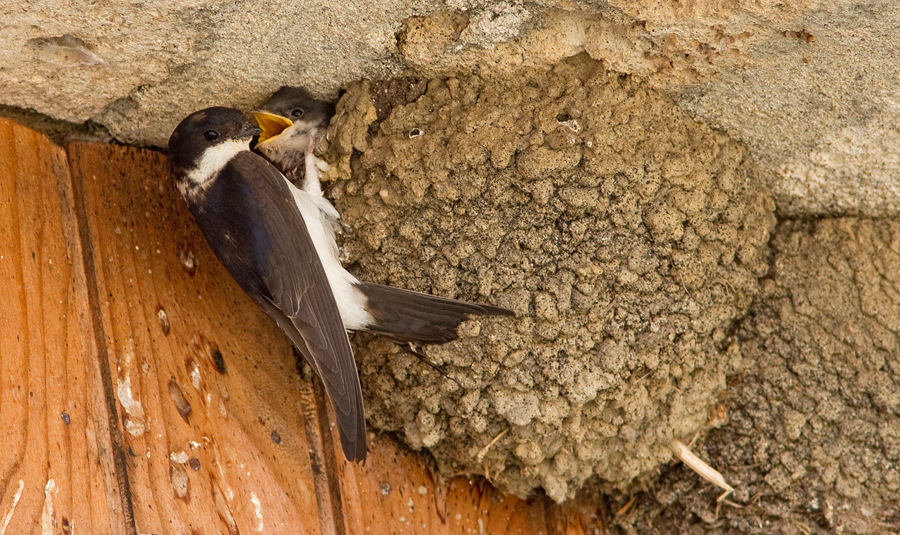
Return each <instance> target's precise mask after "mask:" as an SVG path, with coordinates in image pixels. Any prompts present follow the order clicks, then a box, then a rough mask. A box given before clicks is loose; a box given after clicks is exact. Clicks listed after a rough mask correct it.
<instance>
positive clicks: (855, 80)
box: [0, 0, 900, 215]
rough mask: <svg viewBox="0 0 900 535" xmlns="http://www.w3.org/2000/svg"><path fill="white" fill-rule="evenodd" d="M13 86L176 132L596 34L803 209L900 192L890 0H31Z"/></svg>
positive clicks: (5, 46)
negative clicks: (302, 96)
mask: <svg viewBox="0 0 900 535" xmlns="http://www.w3.org/2000/svg"><path fill="white" fill-rule="evenodd" d="M0 17H2V18H0V20H2V21H3V22H2V23H0V27H2V29H3V31H2V32H0V104H6V105H11V106H16V107H20V108H27V109H33V110H35V111H37V112H40V113H42V114H45V115H48V116H51V117H54V118H57V119H62V120H65V121H71V122H75V123H80V122H83V121H87V120H92V121H94V122H96V123H99V124H101V125H103V126H105V127H106V128H108V129H109V131H110V132H111V133H112V134H113V135H114V136H115V137H116V138H117V139H119V140H120V141H124V142H127V143H134V144H140V145H151V146H163V145H164V144H165V140H166V139H167V137H168V134H169V132H170V131H171V129H172V127H173V126H174V125H175V124H176V123H177V121H178V120H179V119H180V118H181V117H183V116H184V115H186V114H188V113H189V112H191V111H193V110H194V109H196V108H198V107H203V106H206V105H209V104H213V103H215V104H223V105H233V106H238V107H242V108H245V109H246V108H252V107H253V106H254V105H256V104H258V103H259V101H260V100H261V99H262V98H264V97H265V96H266V95H267V94H268V93H270V92H271V91H273V90H274V89H275V88H277V87H278V86H280V85H282V84H302V85H306V86H308V87H310V88H312V89H313V90H314V91H315V92H316V93H318V94H319V95H322V96H329V97H334V96H335V95H336V94H337V92H338V91H339V90H340V89H341V88H342V87H345V86H346V85H347V84H348V83H350V82H352V81H354V80H357V79H359V78H361V77H370V78H382V77H388V76H392V75H397V74H409V73H412V74H420V75H425V76H431V77H433V76H436V75H440V74H441V73H447V72H449V71H453V70H459V69H471V68H475V66H477V68H479V69H484V68H488V69H499V70H508V69H512V68H516V67H518V66H520V65H544V64H547V65H549V64H553V63H556V62H558V61H559V60H560V59H561V58H563V57H566V56H570V55H573V54H576V53H578V52H581V51H587V52H588V54H589V55H591V56H592V57H594V58H595V59H602V60H603V61H604V63H605V65H607V66H608V67H609V68H610V69H612V70H615V71H619V72H624V73H629V74H632V75H634V76H636V77H637V78H638V79H640V80H644V81H646V82H647V83H649V84H650V85H652V86H653V87H654V88H656V89H661V90H663V91H664V92H666V93H668V94H669V95H670V96H672V97H673V99H674V100H675V101H676V103H677V104H679V105H680V106H681V107H682V108H683V109H685V110H686V111H688V112H689V113H690V114H691V115H693V116H694V117H696V118H698V119H700V120H702V121H704V122H708V123H709V124H711V125H713V126H715V127H718V128H721V129H722V130H724V131H725V132H727V133H728V134H729V135H731V136H732V137H734V138H736V139H739V140H741V141H743V142H744V143H746V144H747V145H748V146H749V148H750V153H751V155H752V156H753V157H754V158H755V160H756V161H757V162H758V163H759V164H760V165H761V167H762V170H763V175H764V178H765V180H766V181H767V182H768V184H769V186H770V187H771V188H772V190H773V192H774V194H775V196H776V200H777V203H778V207H779V211H780V212H781V213H782V214H786V215H804V214H825V213H863V214H866V215H885V214H891V213H896V212H897V209H898V207H900V187H898V186H897V185H896V181H895V180H894V178H895V177H896V176H897V175H898V167H900V158H898V148H900V135H898V125H897V119H896V115H897V110H898V102H900V89H898V86H897V84H896V80H897V75H898V66H900V61H898V60H897V59H896V58H897V57H898V54H897V53H896V52H897V49H898V44H900V38H898V34H897V33H896V32H895V31H894V29H895V28H897V27H898V25H900V14H898V13H897V11H896V10H895V9H894V5H893V3H892V2H889V1H874V2H868V3H862V4H861V3H858V2H849V1H841V0H831V1H827V0H825V1H821V2H818V1H813V0H806V1H803V2H794V3H783V2H777V1H774V0H773V1H762V2H758V1H738V2H716V1H711V0H701V1H698V2H692V3H689V4H683V3H681V2H675V1H670V2H661V3H660V2H650V1H649V0H643V1H625V0H612V1H610V2H608V3H601V2H590V1H580V2H579V1H565V0H543V1H538V2H533V3H522V2H485V1H474V0H472V1H466V0H447V1H446V2H434V1H427V0H418V1H415V2H405V1H399V0H380V1H379V2H377V3H369V4H368V5H366V6H365V7H362V6H361V5H360V4H356V3H352V2H351V3H346V2H345V3H340V2H337V3H336V2H325V1H322V0H302V1H296V0H294V1H291V0H266V1H263V2H252V3H251V2H221V1H205V0H181V1H178V2H128V3H118V2H90V3H87V4H85V3H64V2H57V1H52V0H47V1H40V2H24V1H15V2H10V3H7V4H6V5H5V7H3V8H0Z"/></svg>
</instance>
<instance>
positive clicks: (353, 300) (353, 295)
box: [285, 179, 374, 330]
mask: <svg viewBox="0 0 900 535" xmlns="http://www.w3.org/2000/svg"><path fill="white" fill-rule="evenodd" d="M285 181H286V182H287V183H288V186H290V188H291V193H293V195H294V201H295V202H296V203H297V208H298V209H299V210H300V215H301V216H303V221H304V222H305V223H306V228H307V230H309V235H310V237H311V238H312V241H313V245H314V246H315V248H316V252H317V253H318V254H319V260H321V262H322V267H323V268H325V275H326V276H327V277H328V284H329V285H330V286H331V291H332V293H333V294H334V299H335V301H337V306H338V309H339V310H340V312H341V320H342V321H343V322H344V328H345V329H348V330H359V329H362V328H364V327H365V326H366V325H370V324H372V323H373V322H374V319H373V318H372V316H371V314H369V312H368V311H367V310H366V297H365V295H363V293H362V292H361V291H360V290H359V289H358V288H357V287H356V284H357V283H358V282H359V281H358V280H357V279H356V277H354V276H353V275H351V274H350V273H349V272H348V271H347V270H346V269H344V266H342V265H341V261H340V259H339V256H338V247H337V241H336V240H335V237H334V226H333V225H335V224H336V223H337V219H338V218H339V217H340V214H338V212H337V210H335V208H334V206H332V204H331V203H330V202H328V199H326V198H325V197H321V196H318V195H314V194H310V193H307V192H305V191H303V190H300V189H298V188H297V187H295V186H294V185H293V184H291V183H290V181H288V180H287V179H285Z"/></svg>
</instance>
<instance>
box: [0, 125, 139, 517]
mask: <svg viewBox="0 0 900 535" xmlns="http://www.w3.org/2000/svg"><path fill="white" fill-rule="evenodd" d="M0 295H2V296H3V301H4V307H3V314H2V316H0V322H2V329H0V374H2V379H0V385H2V386H0V388H2V391H0V430H2V438H0V492H2V501H0V533H17V534H18V533H39V532H41V533H46V532H53V533H60V532H62V533H70V532H71V531H72V530H73V529H78V530H79V531H82V532H97V533H127V531H128V529H127V526H128V523H127V520H126V510H125V507H126V505H127V500H126V497H125V495H124V493H123V489H122V488H121V487H120V485H119V481H118V480H117V477H116V472H115V469H114V462H113V456H112V452H113V450H114V446H113V443H112V440H111V436H110V433H109V426H108V422H109V421H110V418H109V416H110V412H109V407H107V406H106V405H105V403H104V400H103V399H102V396H97V395H96V393H97V392H98V388H99V387H100V384H99V382H98V381H99V377H98V376H97V374H96V371H97V370H96V368H95V367H94V366H93V364H94V362H96V355H97V352H98V348H97V347H96V343H95V342H96V334H97V333H96V332H95V331H94V327H95V326H94V324H93V323H92V321H91V311H90V309H89V305H88V301H87V284H86V278H85V273H84V266H83V263H82V252H81V244H80V239H79V231H78V225H77V221H76V218H75V216H74V204H73V196H72V191H71V184H70V176H69V173H68V167H67V164H66V154H65V152H64V151H63V150H62V149H60V148H59V147H57V146H55V145H53V144H52V143H51V142H50V140H49V139H48V138H46V137H45V136H43V135H40V134H38V133H36V132H34V131H32V130H29V129H26V128H24V127H21V126H19V125H17V124H15V123H12V122H10V121H5V120H0Z"/></svg>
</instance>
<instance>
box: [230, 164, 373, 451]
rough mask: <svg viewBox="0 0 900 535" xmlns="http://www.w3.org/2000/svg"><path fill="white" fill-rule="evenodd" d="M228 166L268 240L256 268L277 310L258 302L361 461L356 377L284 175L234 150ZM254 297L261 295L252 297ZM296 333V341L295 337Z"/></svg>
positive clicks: (335, 308)
mask: <svg viewBox="0 0 900 535" xmlns="http://www.w3.org/2000/svg"><path fill="white" fill-rule="evenodd" d="M229 165H230V166H233V171H235V172H237V173H239V174H240V175H242V176H246V177H250V180H251V183H250V187H251V195H252V198H253V201H254V202H255V203H257V205H258V208H259V216H260V217H261V219H262V222H261V223H262V224H263V227H264V231H265V233H266V239H267V240H268V244H269V249H268V254H267V258H268V261H267V262H265V263H264V265H262V266H259V270H260V277H261V279H262V282H263V284H264V285H265V287H266V288H267V289H268V292H269V294H270V300H271V305H273V306H274V308H275V309H277V311H276V310H272V308H271V307H267V306H266V305H265V304H264V303H260V305H261V306H262V307H263V309H264V310H266V312H267V313H268V314H269V316H270V317H272V318H273V319H274V320H275V321H276V323H278V325H279V327H281V329H282V330H283V331H285V333H286V334H287V335H288V337H289V338H291V340H292V341H293V342H294V345H295V346H297V348H298V349H299V350H300V351H301V353H303V355H304V356H305V357H306V358H307V360H308V361H309V363H310V365H311V366H312V367H313V369H314V370H315V371H316V373H317V374H318V375H319V377H321V378H322V381H323V383H324V384H325V390H326V392H327V393H328V397H329V398H330V399H331V403H332V405H333V406H334V409H335V413H336V416H337V420H338V422H337V423H338V427H339V430H340V432H341V441H342V443H343V446H344V452H345V454H346V455H347V458H348V459H350V460H362V459H364V458H365V453H366V438H365V417H364V412H363V404H362V391H361V388H360V385H359V375H358V374H357V371H356V364H355V362H354V360H353V353H352V351H351V349H350V342H349V340H348V339H347V332H346V330H344V326H343V323H342V321H341V315H340V311H339V309H338V306H337V303H336V302H335V299H334V295H333V293H332V290H331V287H330V286H329V284H328V279H327V277H326V275H325V271H324V269H323V267H322V262H321V261H320V260H319V257H318V255H317V254H316V249H315V246H314V244H313V241H312V238H311V237H310V235H309V231H308V229H307V226H306V223H305V222H304V221H303V218H302V216H301V215H300V211H299V210H298V209H297V205H296V203H295V202H294V199H293V196H292V194H291V192H290V190H289V188H288V185H287V181H286V179H285V178H284V176H283V175H282V174H281V173H280V172H278V170H277V169H275V168H274V167H273V166H272V165H270V164H269V163H268V162H266V161H265V160H264V159H262V158H261V157H259V156H257V155H256V154H253V153H251V152H242V153H240V154H238V155H237V156H235V157H234V158H233V159H232V161H231V162H230V163H229ZM260 300H265V298H259V299H258V300H257V301H258V302H259V301H260ZM278 312H280V313H281V314H278ZM280 315H283V317H279V316H280ZM298 335H299V338H301V339H302V340H298ZM299 342H302V343H299Z"/></svg>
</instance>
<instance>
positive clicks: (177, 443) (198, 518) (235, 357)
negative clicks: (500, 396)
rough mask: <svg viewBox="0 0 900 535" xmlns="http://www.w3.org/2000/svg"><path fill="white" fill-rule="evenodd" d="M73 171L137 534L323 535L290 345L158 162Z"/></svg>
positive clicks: (84, 148) (86, 151)
mask: <svg viewBox="0 0 900 535" xmlns="http://www.w3.org/2000/svg"><path fill="white" fill-rule="evenodd" d="M69 161H70V166H71V169H73V180H74V182H75V183H76V184H80V185H81V187H82V188H83V198H84V205H83V210H84V213H85V215H86V220H87V225H88V227H89V231H90V237H91V244H92V245H91V251H90V254H91V256H92V259H93V264H94V266H95V269H96V285H97V291H98V295H99V303H98V307H99V310H98V313H99V315H100V317H101V318H102V325H103V331H104V334H105V337H106V338H105V339H106V344H107V346H108V348H109V361H108V362H109V364H108V366H109V370H110V377H111V382H112V384H113V388H114V390H115V397H116V399H117V401H118V409H119V411H120V416H121V418H120V429H119V432H120V433H121V435H122V436H123V437H124V442H125V444H126V449H127V452H128V456H127V460H128V467H127V471H128V481H129V483H130V488H131V493H132V503H133V508H134V517H135V523H136V526H137V530H138V532H140V533H153V532H156V533H194V532H199V533H208V532H223V533H229V532H230V533H236V532H240V533H253V532H264V533H319V531H320V530H319V522H318V506H317V500H316V495H315V488H314V485H313V484H312V481H313V478H312V468H311V465H310V455H309V451H308V448H307V444H306V432H305V427H304V426H305V424H304V418H303V410H302V407H303V405H302V403H303V400H302V399H300V396H299V395H298V392H300V387H301V382H300V380H299V377H298V375H297V373H296V371H295V362H294V357H293V354H292V352H291V349H290V344H289V342H288V341H287V339H286V338H285V337H284V336H283V335H282V334H281V333H280V332H279V331H278V329H277V328H276V327H275V326H274V324H272V323H271V322H270V321H269V319H268V318H267V317H265V316H264V315H263V314H262V312H260V311H259V310H258V309H257V307H256V305H254V304H253V303H252V302H251V301H250V300H249V298H247V297H246V296H245V295H244V293H243V292H242V291H241V290H240V289H239V288H238V286H237V284H236V283H235V282H234V281H233V280H232V279H231V277H230V276H229V275H228V273H227V272H226V271H225V270H224V268H222V267H221V265H220V264H219V263H218V261H217V260H216V259H215V257H214V256H213V255H212V253H211V252H210V251H209V249H208V247H207V245H206V243H205V241H204V239H203V237H202V236H201V235H200V234H199V231H198V229H197V227H196V225H195V224H194V222H193V219H192V218H191V216H190V214H189V213H188V212H187V209H186V207H185V205H184V203H183V201H182V200H181V198H180V196H179V195H178V193H177V191H175V188H174V185H173V184H172V182H171V179H170V178H169V172H168V167H167V163H166V160H165V158H164V157H163V156H162V155H160V154H159V153H154V152H150V151H140V150H134V149H128V148H122V147H114V146H108V145H101V144H88V143H79V144H74V145H72V146H70V147H69ZM223 365H224V366H223ZM188 407H189V408H188Z"/></svg>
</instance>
